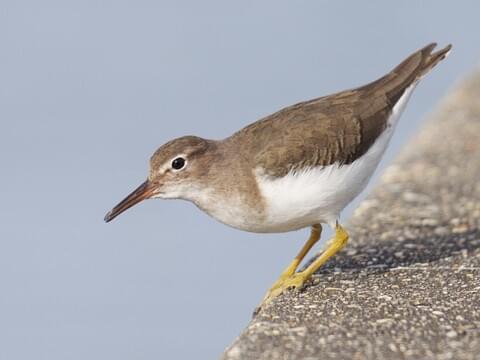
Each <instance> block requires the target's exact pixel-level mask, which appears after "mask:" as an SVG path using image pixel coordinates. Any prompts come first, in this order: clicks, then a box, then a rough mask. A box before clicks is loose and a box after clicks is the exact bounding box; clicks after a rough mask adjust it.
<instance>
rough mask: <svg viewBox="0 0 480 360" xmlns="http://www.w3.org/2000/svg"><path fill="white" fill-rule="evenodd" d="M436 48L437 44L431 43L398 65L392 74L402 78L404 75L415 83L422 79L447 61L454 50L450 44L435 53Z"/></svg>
mask: <svg viewBox="0 0 480 360" xmlns="http://www.w3.org/2000/svg"><path fill="white" fill-rule="evenodd" d="M436 46H437V44H436V43H431V44H429V45H427V46H425V47H424V48H422V49H420V50H418V51H416V52H415V53H413V54H412V55H410V56H409V57H408V58H406V59H405V60H404V61H403V62H402V63H401V64H400V65H398V66H397V67H396V68H395V69H394V70H393V71H392V73H396V74H397V75H399V76H400V77H402V75H403V76H405V77H406V78H413V79H412V80H413V81H414V80H416V79H418V78H421V77H422V76H423V75H425V74H426V73H428V72H429V71H430V70H431V69H432V68H433V67H434V66H435V65H437V64H438V63H439V62H440V61H442V60H443V59H445V58H446V57H447V55H448V54H449V52H450V50H451V49H452V45H451V44H449V45H447V46H446V47H444V48H443V49H441V50H438V51H436V52H433V49H434V48H435V47H436Z"/></svg>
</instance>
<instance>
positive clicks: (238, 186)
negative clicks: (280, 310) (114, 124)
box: [105, 43, 451, 304]
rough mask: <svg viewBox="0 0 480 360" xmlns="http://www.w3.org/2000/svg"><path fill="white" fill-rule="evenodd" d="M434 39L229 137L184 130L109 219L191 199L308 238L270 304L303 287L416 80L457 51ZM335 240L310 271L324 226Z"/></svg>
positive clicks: (251, 226)
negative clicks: (347, 85)
mask: <svg viewBox="0 0 480 360" xmlns="http://www.w3.org/2000/svg"><path fill="white" fill-rule="evenodd" d="M435 46H436V44H434V43H433V44H430V45H427V46H425V47H424V48H422V49H420V50H418V51H416V52H415V53H413V54H412V55H410V56H409V57H408V58H406V59H405V60H404V61H403V62H402V63H401V64H400V65H398V66H397V67H396V68H394V69H393V70H392V71H391V72H389V73H388V74H386V75H385V76H383V77H381V78H380V79H378V80H376V81H374V82H372V83H370V84H367V85H365V86H361V87H359V88H356V89H352V90H347V91H343V92H339V93H336V94H333V95H329V96H324V97H320V98H317V99H313V100H310V101H306V102H301V103H298V104H295V105H293V106H289V107H286V108H284V109H282V110H280V111H278V112H276V113H274V114H272V115H270V116H267V117H265V118H263V119H260V120H258V121H256V122H254V123H252V124H250V125H248V126H247V127H245V128H243V129H241V130H240V131H238V132H236V133H235V134H233V135H232V136H230V137H228V138H226V139H223V140H207V139H202V138H200V137H196V136H184V137H181V138H178V139H174V140H172V141H169V142H167V143H166V144H164V145H162V146H161V147H160V148H159V149H158V150H157V151H155V153H154V154H153V156H152V157H151V159H150V172H149V175H148V179H147V180H146V181H145V182H144V183H143V184H141V185H140V186H139V187H138V188H137V189H136V190H134V191H133V192H132V193H131V194H130V195H128V196H127V197H126V198H125V199H124V200H123V201H121V202H120V203H119V204H118V205H117V206H115V207H114V208H113V209H112V211H110V212H109V213H108V214H107V215H106V216H105V221H107V222H108V221H110V220H112V219H114V218H115V217H116V216H118V215H119V214H120V213H122V212H123V211H125V210H127V209H128V208H130V207H131V206H133V205H135V204H137V203H138V202H140V201H142V200H144V199H151V198H161V199H172V198H175V199H176V198H178V199H185V200H189V201H192V202H193V203H194V204H196V205H197V206H198V207H199V208H200V209H202V210H203V211H205V212H206V213H208V214H209V215H211V216H212V217H214V218H215V219H217V220H219V221H221V222H222V223H224V224H227V225H229V226H232V227H234V228H237V229H240V230H245V231H251V232H259V233H270V232H286V231H292V230H297V229H301V228H305V227H310V228H311V233H310V237H309V239H308V240H307V242H306V243H305V245H304V246H303V248H302V249H301V250H300V252H299V253H298V254H297V256H296V257H295V258H294V260H293V261H292V262H291V264H290V265H289V266H288V267H287V268H286V269H285V270H284V271H283V272H282V274H281V275H280V278H279V279H278V280H277V281H276V282H275V283H274V284H273V286H272V287H271V288H270V290H269V291H268V292H267V294H266V296H265V298H264V300H263V304H266V303H268V302H270V301H271V300H272V299H273V298H275V297H276V296H278V295H279V294H281V293H282V292H283V291H285V290H286V289H290V288H293V289H299V288H301V287H302V286H303V285H304V283H305V281H306V280H307V279H309V278H310V277H311V276H312V274H313V273H314V272H315V271H317V269H319V268H320V267H321V266H322V265H323V264H325V262H327V260H328V259H330V258H331V257H332V256H333V255H335V254H336V253H337V252H338V251H339V250H341V249H342V248H343V247H344V246H345V244H346V243H347V240H348V234H347V232H346V231H345V230H344V229H343V228H342V226H341V225H340V223H339V216H340V212H341V211H342V210H343V209H344V208H345V206H346V205H347V204H348V203H350V202H351V201H352V200H353V199H354V198H355V197H356V196H357V195H358V194H359V193H360V192H361V191H362V190H363V189H364V188H365V186H366V185H367V183H368V181H369V179H370V177H371V176H372V174H373V172H374V170H375V168H376V167H377V165H378V163H379V161H380V159H381V157H382V155H383V153H384V152H385V149H386V147H387V145H388V142H389V140H390V138H391V136H392V134H393V132H394V129H395V125H396V123H397V121H398V119H399V117H400V115H401V113H402V111H403V109H404V108H405V105H406V104H407V102H408V99H409V97H410V95H411V93H412V91H413V90H414V88H415V86H416V85H417V83H418V82H419V81H420V79H422V77H423V76H424V75H425V74H426V73H428V72H429V71H430V70H431V69H432V68H433V67H434V66H435V65H436V64H437V63H438V62H440V61H441V60H443V59H444V58H445V57H446V56H447V55H448V53H449V51H450V49H451V45H448V46H447V47H445V48H444V49H442V50H439V51H437V52H433V49H434V48H435ZM321 224H327V225H329V226H331V227H332V228H333V229H334V231H335V234H334V237H333V239H332V240H331V241H330V243H329V245H328V246H327V247H326V249H325V250H324V251H323V252H322V253H321V255H320V256H319V257H317V258H316V259H315V260H314V261H313V262H312V263H311V264H310V265H309V266H308V267H307V268H306V269H304V270H303V271H300V272H297V267H298V266H299V264H300V262H301V261H302V259H303V258H304V257H305V255H306V254H307V253H308V251H309V250H310V249H311V248H312V246H313V245H314V244H315V243H316V242H317V241H318V240H319V238H320V234H321V230H322V227H321V226H322V225H321Z"/></svg>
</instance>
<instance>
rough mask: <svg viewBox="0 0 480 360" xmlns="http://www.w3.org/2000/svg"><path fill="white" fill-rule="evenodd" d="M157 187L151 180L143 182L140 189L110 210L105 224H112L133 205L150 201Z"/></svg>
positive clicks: (105, 218)
mask: <svg viewBox="0 0 480 360" xmlns="http://www.w3.org/2000/svg"><path fill="white" fill-rule="evenodd" d="M154 190H155V187H154V186H153V185H152V183H151V182H150V181H149V180H146V181H145V182H143V183H142V184H141V185H140V186H139V187H137V188H136V189H135V190H134V191H133V192H132V193H131V194H130V195H128V196H127V197H126V198H125V199H123V200H122V201H120V202H119V203H118V204H117V205H116V206H115V207H114V208H113V209H112V210H110V211H109V212H108V213H107V215H105V217H104V220H105V222H107V223H108V222H110V221H112V220H113V219H115V218H116V217H117V216H118V215H120V214H121V213H123V212H124V211H125V210H128V209H129V208H131V207H132V206H133V205H136V204H138V203H139V202H140V201H143V200H145V199H149V198H151V197H152V195H153V194H154Z"/></svg>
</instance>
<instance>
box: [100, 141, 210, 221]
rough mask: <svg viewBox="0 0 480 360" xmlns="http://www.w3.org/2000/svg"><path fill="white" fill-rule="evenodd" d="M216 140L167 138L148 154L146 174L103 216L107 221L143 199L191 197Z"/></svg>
mask: <svg viewBox="0 0 480 360" xmlns="http://www.w3.org/2000/svg"><path fill="white" fill-rule="evenodd" d="M215 149H216V143H215V142H214V141H211V140H205V139H202V138H199V137H196V136H184V137H181V138H178V139H174V140H172V141H169V142H167V143H166V144H164V145H162V146H161V147H160V148H158V150H157V151H155V153H154V154H153V155H152V157H151V158H150V172H149V175H148V178H147V180H146V181H145V182H143V183H142V184H141V185H140V186H139V187H138V188H136V189H135V190H134V191H133V192H132V193H131V194H130V195H128V196H127V197H126V198H125V199H123V200H122V201H121V202H120V203H119V204H118V205H117V206H115V207H114V208H113V209H112V210H111V211H110V212H109V213H108V214H107V215H106V216H105V221H106V222H109V221H111V220H113V219H114V218H115V217H117V216H118V215H120V214H121V213H122V212H124V211H125V210H127V209H129V208H130V207H132V206H133V205H135V204H138V203H139V202H140V201H142V200H145V199H153V198H162V199H175V198H184V199H190V198H191V194H192V193H194V192H195V191H198V189H199V188H201V187H202V186H203V184H204V182H205V175H206V174H207V173H208V172H209V170H210V164H211V160H213V157H214V156H213V154H214V153H215Z"/></svg>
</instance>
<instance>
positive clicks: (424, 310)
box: [222, 72, 480, 360]
mask: <svg viewBox="0 0 480 360" xmlns="http://www.w3.org/2000/svg"><path fill="white" fill-rule="evenodd" d="M479 99H480V72H477V73H476V74H473V75H472V76H471V77H470V78H469V79H468V80H467V81H465V82H463V83H462V84H460V85H459V86H457V88H456V89H455V90H454V91H452V92H451V94H450V95H449V96H447V97H446V99H444V101H443V102H442V104H441V106H440V107H439V109H438V110H437V111H436V113H435V114H434V115H433V116H432V118H431V120H430V121H429V122H428V123H427V125H426V126H425V127H424V129H423V130H422V131H421V133H420V134H419V136H418V137H417V138H416V139H414V141H412V142H411V143H410V144H409V145H407V146H406V150H405V151H404V152H403V153H402V155H401V156H400V157H399V159H398V160H397V161H396V162H395V164H394V165H392V166H390V167H389V168H388V169H387V171H386V172H385V174H384V176H383V178H382V181H381V184H380V185H379V186H377V189H376V190H375V191H374V192H373V194H372V195H371V196H370V197H369V199H367V200H366V201H364V202H363V203H362V204H361V206H360V207H359V208H358V209H357V211H356V212H355V214H354V216H353V218H352V220H351V222H350V224H349V226H347V228H348V229H349V231H350V232H351V234H352V240H351V241H350V243H349V245H348V246H347V248H346V249H345V250H344V251H342V253H341V254H339V255H338V256H337V257H336V258H335V259H333V260H332V261H330V262H329V263H328V264H327V266H326V267H325V268H323V269H322V270H321V272H319V273H318V274H317V275H316V276H315V277H314V279H313V281H311V283H310V286H308V287H307V288H306V289H305V290H304V291H303V292H300V293H289V294H286V295H284V296H281V297H279V298H278V299H277V300H276V301H274V302H273V303H272V304H271V305H270V306H269V307H268V308H266V309H264V310H263V311H262V312H261V313H260V314H259V315H258V316H257V317H256V318H255V319H253V320H252V321H251V323H250V324H249V325H248V327H247V328H246V329H245V330H244V332H243V333H242V334H241V335H240V336H239V337H238V338H237V339H236V340H235V342H234V343H233V344H232V345H231V346H230V347H229V348H228V349H227V350H226V351H225V353H224V354H223V356H222V359H223V360H238V359H242V360H249V359H255V360H262V359H281V360H290V359H292V360H293V359H295V360H300V359H303V360H307V359H308V360H313V359H322V360H327V359H349V360H351V359H389V360H391V359H455V360H461V359H480V100H479Z"/></svg>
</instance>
